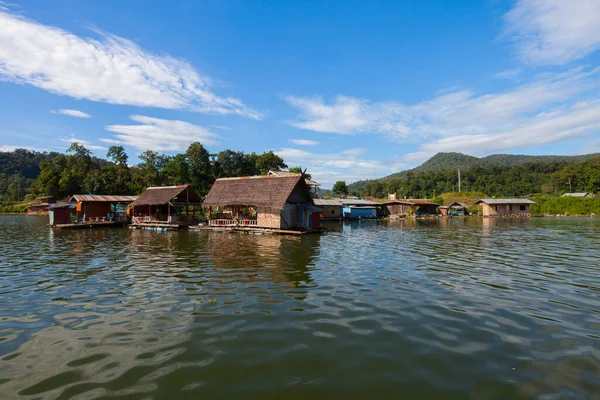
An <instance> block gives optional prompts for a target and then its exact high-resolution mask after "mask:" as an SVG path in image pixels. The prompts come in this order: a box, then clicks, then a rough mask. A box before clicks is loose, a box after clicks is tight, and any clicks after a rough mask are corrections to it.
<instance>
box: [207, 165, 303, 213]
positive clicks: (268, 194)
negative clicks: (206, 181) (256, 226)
mask: <svg viewBox="0 0 600 400" xmlns="http://www.w3.org/2000/svg"><path fill="white" fill-rule="evenodd" d="M297 185H300V187H301V190H303V191H304V194H305V197H306V199H307V202H310V203H313V201H312V197H311V195H310V192H309V190H308V186H307V185H306V182H305V181H304V179H302V174H293V175H286V176H277V175H267V176H243V177H239V178H221V179H217V180H216V181H215V183H214V184H213V186H212V188H211V189H210V192H208V194H207V195H206V197H205V198H204V203H203V205H205V206H232V205H247V206H256V207H268V208H273V209H282V208H283V207H284V206H285V203H286V202H287V201H288V199H289V197H290V195H291V194H292V192H293V191H294V189H295V188H296V186H297Z"/></svg>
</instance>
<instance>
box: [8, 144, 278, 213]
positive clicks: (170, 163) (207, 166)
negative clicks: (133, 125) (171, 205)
mask: <svg viewBox="0 0 600 400" xmlns="http://www.w3.org/2000/svg"><path fill="white" fill-rule="evenodd" d="M106 156H107V158H108V160H105V159H100V158H96V157H93V156H92V155H91V153H90V151H89V150H88V149H86V148H85V147H84V146H82V145H80V144H78V143H73V144H72V145H71V146H70V147H69V149H68V150H67V153H66V154H61V153H40V152H35V151H29V150H23V149H19V150H15V151H13V152H3V153H1V152H0V200H2V201H4V202H16V201H21V200H23V199H32V198H35V197H37V196H43V195H50V196H55V197H56V198H58V199H61V198H65V197H66V196H69V195H72V194H76V193H97V194H100V193H104V194H139V193H141V192H142V191H144V190H145V188H146V187H148V186H162V185H178V184H184V183H189V184H191V185H192V187H193V188H194V189H195V190H196V191H198V193H199V194H201V195H204V194H206V193H207V192H208V189H209V188H210V185H211V184H212V182H214V180H215V179H216V178H220V177H232V176H244V175H257V174H266V173H267V172H268V171H269V170H270V169H282V168H287V165H286V164H285V163H284V161H283V159H282V158H281V157H279V156H277V155H276V154H274V153H273V152H272V151H269V152H265V153H262V154H256V153H249V154H246V153H243V152H239V151H232V150H223V151H221V152H219V153H218V154H210V153H209V152H208V151H207V150H206V149H205V148H204V146H202V144H200V143H192V144H191V145H190V146H189V147H188V149H187V151H186V152H185V153H180V154H176V155H174V156H168V155H164V154H159V153H157V152H155V151H151V150H146V151H145V152H143V153H142V154H140V155H139V158H140V160H142V162H141V163H139V164H137V165H133V166H131V165H129V157H128V155H127V154H126V152H125V149H124V148H123V147H122V146H111V147H110V148H109V149H108V152H107V155H106Z"/></svg>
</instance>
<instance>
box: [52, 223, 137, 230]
mask: <svg viewBox="0 0 600 400" xmlns="http://www.w3.org/2000/svg"><path fill="white" fill-rule="evenodd" d="M129 223H130V222H129V221H86V222H80V223H77V224H57V225H52V227H53V228H56V229H89V228H117V227H123V226H125V225H129Z"/></svg>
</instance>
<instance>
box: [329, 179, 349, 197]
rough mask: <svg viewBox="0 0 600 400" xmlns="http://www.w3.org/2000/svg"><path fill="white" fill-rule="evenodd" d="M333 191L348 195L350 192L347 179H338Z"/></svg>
mask: <svg viewBox="0 0 600 400" xmlns="http://www.w3.org/2000/svg"><path fill="white" fill-rule="evenodd" d="M332 190H333V193H335V194H337V195H346V194H347V193H348V186H347V185H346V181H337V182H336V183H335V184H334V185H333V189H332Z"/></svg>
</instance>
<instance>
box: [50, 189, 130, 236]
mask: <svg viewBox="0 0 600 400" xmlns="http://www.w3.org/2000/svg"><path fill="white" fill-rule="evenodd" d="M136 198H137V196H121V195H97V194H76V195H73V196H71V198H70V199H69V202H68V203H59V204H55V205H51V206H50V207H49V209H48V218H49V223H50V225H51V226H53V227H55V228H63V229H79V228H93V227H110V226H123V225H126V224H128V223H129V216H128V215H127V206H128V205H129V203H131V202H132V201H134V200H135V199H136Z"/></svg>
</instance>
